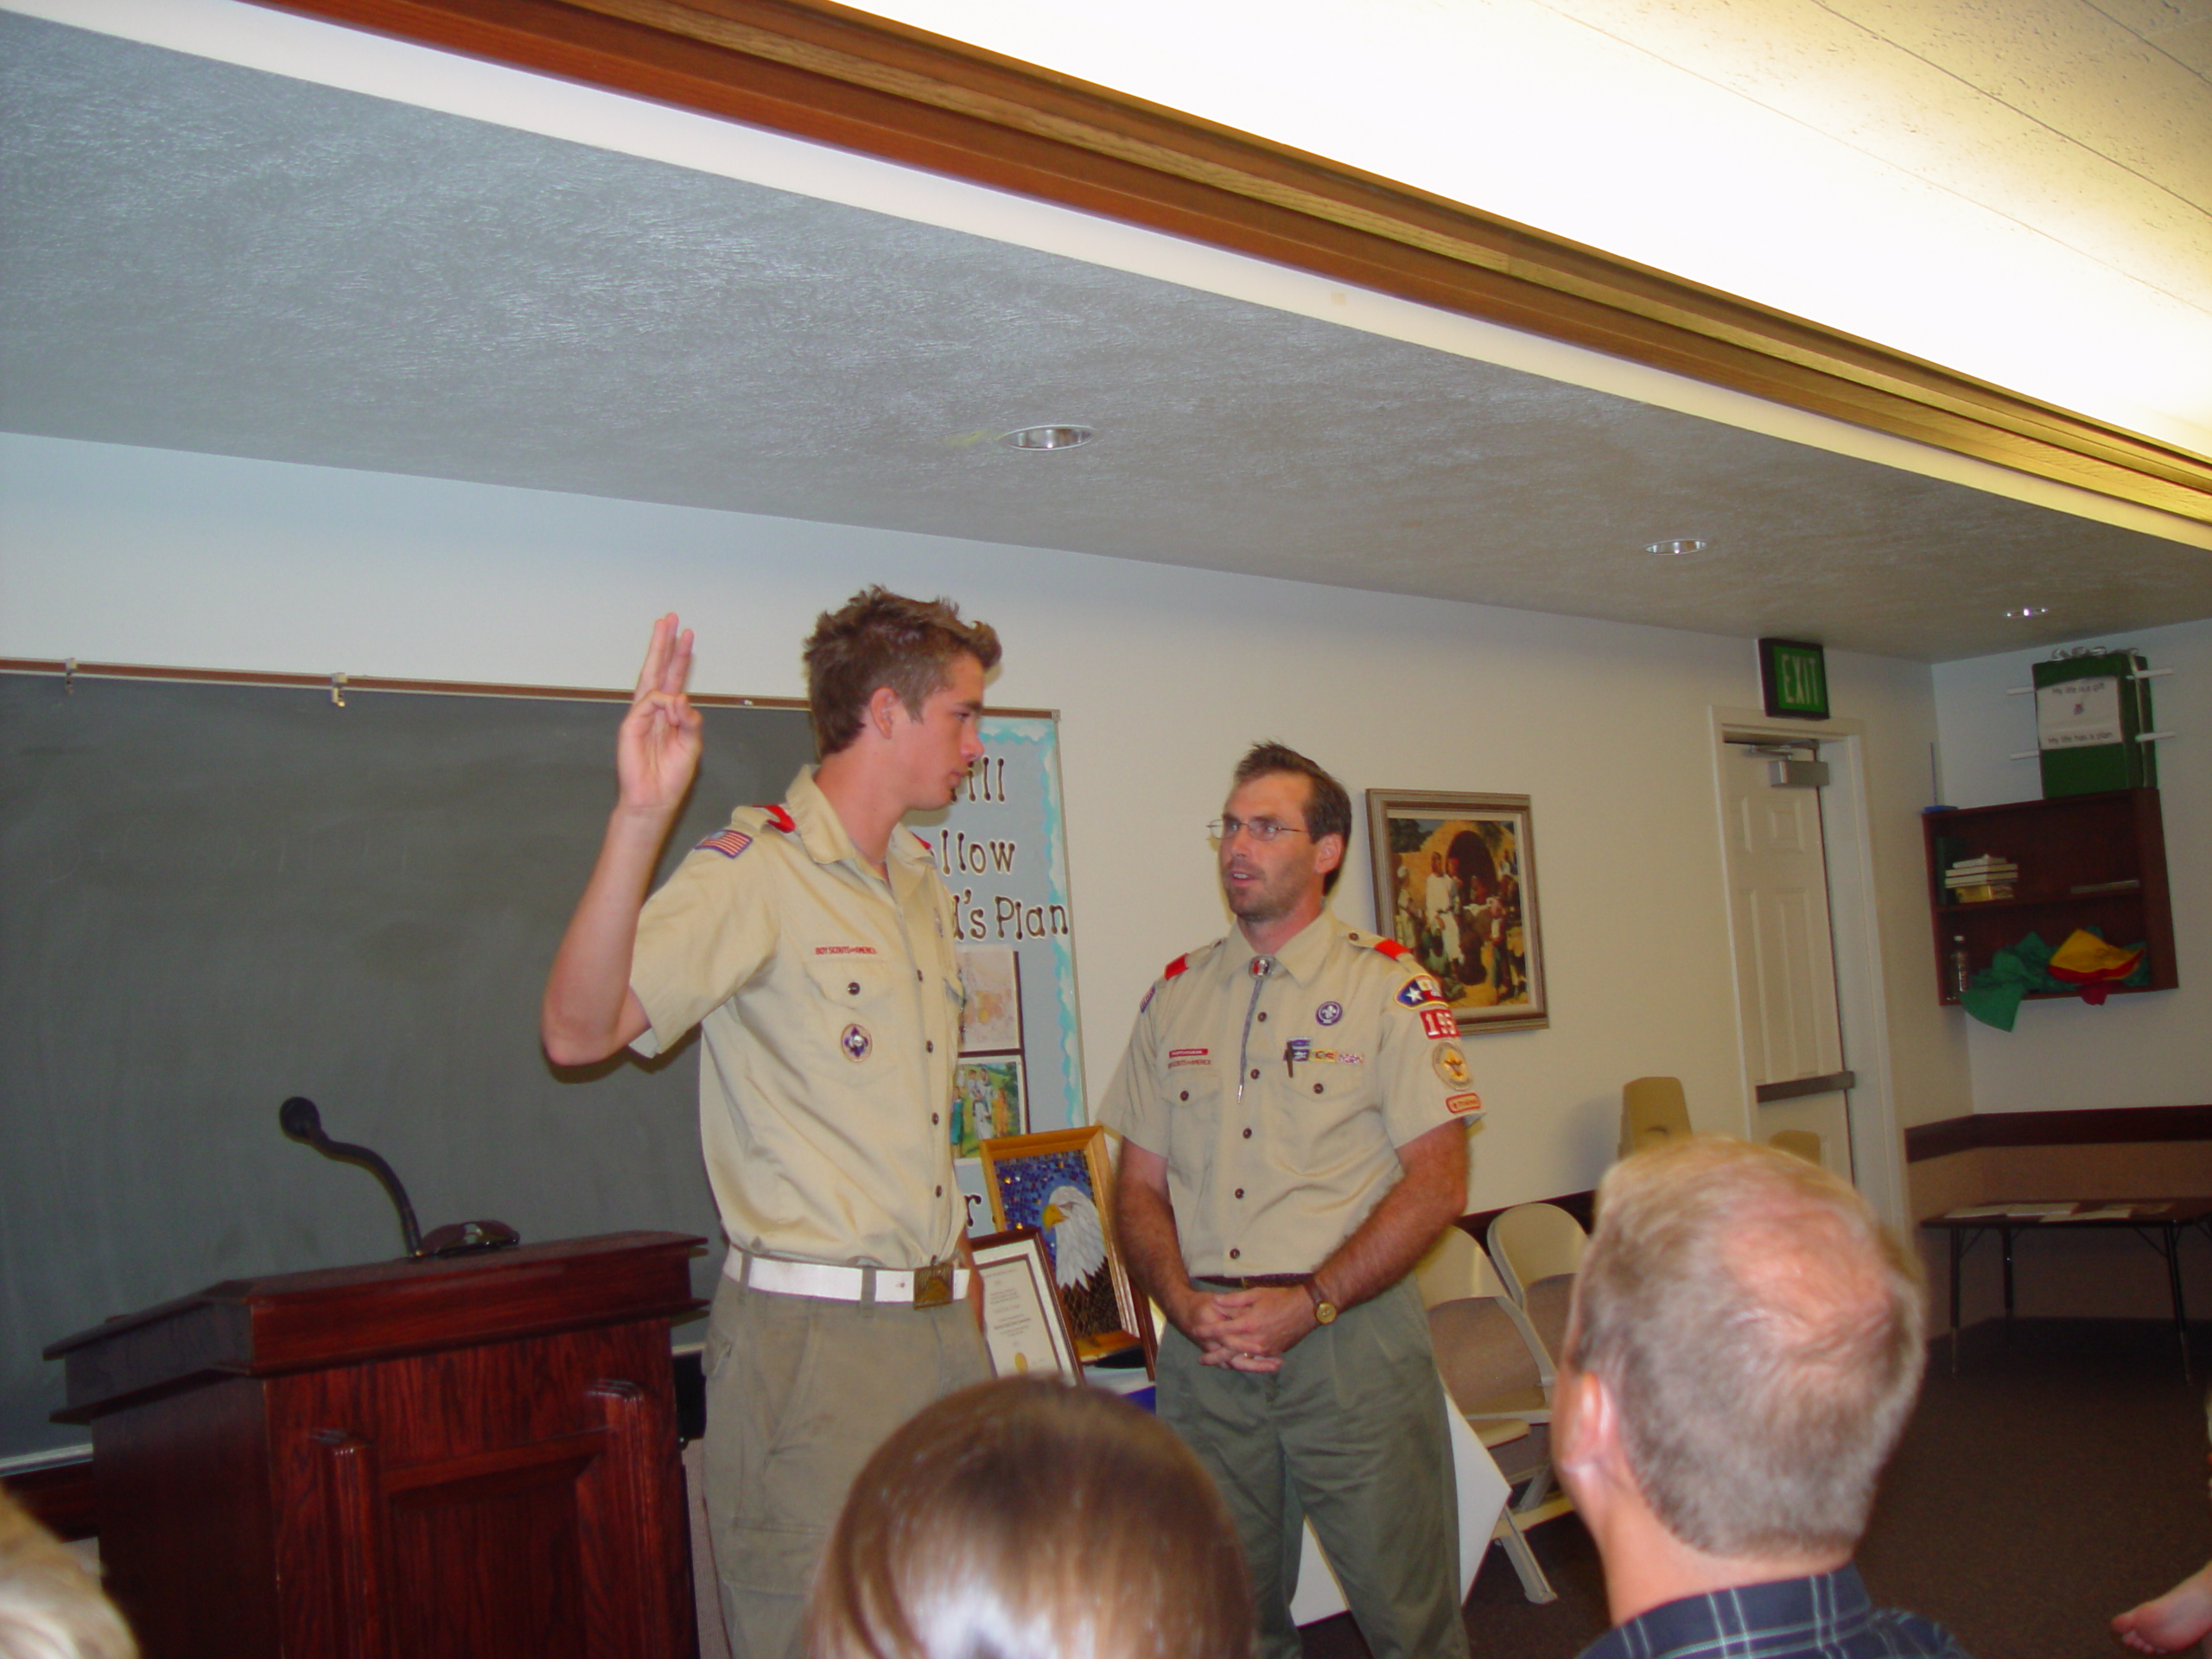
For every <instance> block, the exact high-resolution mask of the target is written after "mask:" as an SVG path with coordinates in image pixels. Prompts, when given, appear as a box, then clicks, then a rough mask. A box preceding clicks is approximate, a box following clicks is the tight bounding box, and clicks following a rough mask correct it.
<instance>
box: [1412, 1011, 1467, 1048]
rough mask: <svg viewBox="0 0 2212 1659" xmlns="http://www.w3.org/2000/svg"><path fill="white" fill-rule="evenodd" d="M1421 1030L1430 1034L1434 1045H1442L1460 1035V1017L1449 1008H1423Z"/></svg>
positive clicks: (1430, 1039)
mask: <svg viewBox="0 0 2212 1659" xmlns="http://www.w3.org/2000/svg"><path fill="white" fill-rule="evenodd" d="M1421 1029H1422V1030H1423V1031H1425V1032H1427V1033H1428V1039H1429V1041H1431V1042H1433V1043H1440V1042H1443V1041H1444V1040H1446V1039H1447V1038H1452V1037H1457V1036H1458V1035H1459V1015H1457V1014H1453V1013H1452V1010H1451V1009H1449V1008H1423V1009H1422V1010H1421Z"/></svg>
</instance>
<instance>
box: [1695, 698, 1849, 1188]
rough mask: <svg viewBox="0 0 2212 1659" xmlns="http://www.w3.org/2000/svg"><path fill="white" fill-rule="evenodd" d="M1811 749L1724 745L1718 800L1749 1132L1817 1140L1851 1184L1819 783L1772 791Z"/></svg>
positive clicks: (1824, 1155)
mask: <svg viewBox="0 0 2212 1659" xmlns="http://www.w3.org/2000/svg"><path fill="white" fill-rule="evenodd" d="M1815 754H1816V747H1815V745H1814V744H1812V743H1811V742H1809V741H1808V742H1805V743H1802V744H1796V745H1790V744H1785V743H1782V742H1777V741H1772V740H1767V741H1760V742H1758V743H1745V742H1738V741H1729V742H1724V743H1722V744H1721V746H1720V798H1721V803H1722V810H1723V812H1724V814H1725V817H1726V836H1727V849H1728V920H1729V925H1730V927H1731V929H1732V931H1733V933H1734V935H1735V945H1736V995H1737V998H1738V1006H1739V1009H1740V1012H1741V1014H1742V1022H1743V1032H1744V1059H1745V1069H1746V1070H1747V1071H1749V1072H1750V1074H1751V1082H1752V1084H1753V1085H1754V1094H1755V1096H1756V1098H1757V1100H1758V1106H1757V1108H1756V1111H1757V1116H1756V1119H1755V1121H1754V1122H1753V1125H1752V1133H1753V1135H1755V1136H1756V1138H1758V1140H1761V1141H1767V1140H1771V1139H1772V1138H1773V1136H1774V1135H1777V1133H1779V1132H1780V1131H1782V1130H1784V1129H1796V1130H1800V1131H1807V1132H1809V1133H1811V1134H1812V1135H1815V1136H1816V1137H1818V1139H1819V1141H1820V1146H1821V1162H1822V1163H1824V1164H1826V1165H1827V1166H1828V1167H1829V1168H1830V1169H1832V1170H1834V1172H1835V1173H1837V1174H1839V1175H1841V1176H1842V1177H1843V1178H1844V1179H1847V1180H1848V1179H1851V1124H1850V1114H1849V1102H1848V1101H1847V1098H1846V1094H1845V1091H1846V1090H1847V1088H1848V1087H1849V1086H1850V1074H1849V1073H1847V1072H1846V1071H1844V1069H1843V1029H1842V1025H1841V1022H1840V1020H1839V1019H1838V1017H1837V1014H1836V995H1835V950H1834V943H1833V941H1832V939H1831V937H1830V932H1829V924H1828V872H1827V854H1826V850H1825V849H1824V848H1823V846H1822V843H1821V793H1820V790H1819V789H1818V788H1817V787H1812V786H1809V785H1789V784H1780V785H1778V784H1777V783H1776V782H1775V780H1774V774H1775V772H1777V769H1778V766H1777V763H1778V762H1782V761H1784V760H1796V761H1798V762H1801V763H1802V762H1808V761H1812V760H1815Z"/></svg>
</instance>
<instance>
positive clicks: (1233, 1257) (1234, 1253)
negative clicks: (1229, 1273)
mask: <svg viewBox="0 0 2212 1659" xmlns="http://www.w3.org/2000/svg"><path fill="white" fill-rule="evenodd" d="M1243 1254H1244V1252H1243V1251H1242V1250H1231V1251H1230V1253H1229V1259H1230V1261H1232V1262H1234V1261H1236V1258H1237V1257H1238V1256H1240V1255H1243Z"/></svg>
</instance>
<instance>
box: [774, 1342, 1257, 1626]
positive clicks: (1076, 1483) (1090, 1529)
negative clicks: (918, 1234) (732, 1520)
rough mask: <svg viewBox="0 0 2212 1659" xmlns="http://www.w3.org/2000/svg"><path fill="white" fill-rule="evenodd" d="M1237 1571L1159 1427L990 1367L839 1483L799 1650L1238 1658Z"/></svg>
mask: <svg viewBox="0 0 2212 1659" xmlns="http://www.w3.org/2000/svg"><path fill="white" fill-rule="evenodd" d="M1254 1645H1255V1624H1254V1618H1253V1611H1252V1591H1251V1586H1250V1580H1249V1579H1248V1578H1247V1576H1246V1574H1245V1570H1244V1558H1243V1552H1242V1550H1241V1549H1240V1548H1238V1546H1237V1542H1236V1530H1235V1529H1234V1528H1233V1527H1232V1526H1231V1525H1230V1519H1229V1512H1228V1511H1227V1510H1226V1509H1224V1507H1223V1505H1222V1501H1221V1497H1220V1495H1219V1494H1218V1493H1217V1491H1215V1490H1214V1485H1213V1482H1212V1481H1211V1478H1209V1477H1208V1476H1207V1474H1206V1472H1205V1470H1204V1469H1203V1468H1202V1467H1200V1466H1199V1464H1198V1459H1196V1458H1195V1457H1193V1456H1192V1454H1191V1452H1190V1450H1189V1448H1188V1447H1186V1446H1184V1444H1183V1443H1182V1441H1181V1440H1179V1439H1178V1438H1177V1437H1176V1435H1175V1433H1174V1432H1173V1430H1172V1429H1170V1428H1168V1427H1166V1426H1165V1425H1164V1424H1162V1423H1160V1422H1159V1421H1156V1420H1154V1418H1152V1417H1150V1416H1148V1415H1147V1414H1145V1413H1143V1412H1141V1411H1140V1410H1138V1409H1137V1408H1135V1407H1134V1406H1131V1405H1129V1404H1128V1403H1127V1402H1124V1401H1122V1400H1118V1399H1116V1398H1115V1397H1114V1396H1112V1395H1108V1394H1105V1393H1103V1392H1101V1391H1100V1390H1097V1389H1088V1388H1070V1387H1068V1386H1067V1385H1066V1384H1065V1383H1059V1382H1056V1381H1051V1380H1047V1379H1045V1378H1012V1377H1009V1378H1004V1379H1001V1380H1000V1381H998V1382H995V1383H982V1384H980V1385H978V1386H977V1387H975V1388H972V1389H963V1390H962V1391H961V1392H960V1393H958V1394H954V1395H948V1396H946V1397H945V1398H944V1399H943V1400H940V1401H938V1402H937V1403H936V1404H935V1405H933V1406H931V1407H929V1408H927V1409H925V1410H924V1411H922V1412H921V1413H919V1414H918V1415H916V1416H915V1417H913V1418H912V1419H911V1420H910V1421H908V1422H907V1423H906V1426H905V1427H902V1428H900V1429H899V1431H898V1433H895V1434H893V1436H892V1437H891V1438H890V1439H889V1440H887V1441H886V1442H885V1443H884V1444H883V1446H881V1447H880V1449H879V1450H878V1451H877V1452H876V1454H875V1455H874V1457H873V1458H871V1459H868V1466H867V1467H866V1468H864V1469H863V1470H861V1474H860V1478H858V1479H857V1480H856V1481H855V1482H854V1484H853V1490H852V1492H851V1495H850V1496H849V1497H848V1498H847V1500H846V1503H845V1509H844V1513H843V1514H842V1516H839V1517H838V1521H837V1525H836V1530H835V1531H834V1532H832V1533H831V1535H830V1538H829V1549H828V1551H827V1553H826V1554H825V1555H824V1556H823V1563H822V1568H821V1572H820V1574H819V1575H818V1577H817V1580H816V1581H815V1586H814V1596H813V1600H812V1603H811V1605H810V1607H809V1609H808V1612H807V1653H808V1656H809V1659H1249V1655H1250V1654H1251V1653H1252V1652H1253V1649H1254Z"/></svg>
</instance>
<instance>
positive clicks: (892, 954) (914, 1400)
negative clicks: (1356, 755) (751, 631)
mask: <svg viewBox="0 0 2212 1659" xmlns="http://www.w3.org/2000/svg"><path fill="white" fill-rule="evenodd" d="M805 656H806V665H807V690H808V702H809V711H810V718H811V721H812V723H813V727H814V736H815V742H816V747H817V750H818V752H819V753H820V754H821V756H822V760H821V762H820V764H819V766H809V767H805V768H803V769H802V770H801V772H799V775H798V778H797V779H794V780H793V782H792V784H791V790H790V791H789V793H788V794H787V795H786V796H785V800H784V802H783V803H782V804H779V805H774V806H751V807H741V808H739V809H738V810H737V811H736V812H735V813H734V814H733V815H732V817H731V818H730V823H729V827H728V829H724V830H722V831H721V833H720V834H718V835H715V836H709V837H708V838H707V839H706V840H705V841H703V842H700V843H699V845H698V846H697V847H696V848H695V849H693V850H692V852H691V854H690V856H689V857H688V858H686V859H685V860H684V861H683V863H682V864H681V865H680V866H678V868H677V871H676V873H675V874H673V875H671V877H670V878H669V880H668V882H667V883H666V885H665V886H664V887H662V888H661V889H660V891H659V892H658V893H654V894H653V895H652V899H650V900H647V899H646V898H645V884H646V883H647V881H648V880H651V878H652V868H653V865H654V862H655V861H656V860H657V858H658V855H659V850H660V847H661V843H662V842H663V841H664V840H665V839H666V837H667V835H668V831H669V828H670V826H671V824H672V823H674V822H675V819H676V815H677V810H678V808H679V807H680V806H681V804H682V803H683V796H684V792H685V791H686V790H688V789H689V788H690V783H691V779H692V775H693V773H694V772H696V769H697V766H698V761H699V748H700V733H699V727H700V722H699V715H698V713H697V712H696V710H695V709H692V708H691V707H690V702H689V701H688V700H687V699H686V697H685V696H684V690H683V688H684V681H685V678H686V677H687V675H688V674H689V672H690V663H691V635H690V632H688V631H687V632H678V631H677V620H676V618H675V617H674V616H672V615H671V616H665V617H663V618H662V619H661V620H660V621H658V623H656V624H655V625H654V627H653V635H652V645H651V646H650V647H649V648H648V650H647V652H646V654H645V669H644V671H643V672H642V673H641V674H640V675H639V678H638V691H637V696H636V697H635V698H634V699H633V701H632V703H631V705H630V712H629V714H628V715H626V717H625V718H624V720H623V722H622V728H621V733H620V737H619V739H618V740H617V743H616V772H617V775H618V778H619V779H620V794H619V797H618V799H617V804H616V805H615V808H614V812H613V817H611V818H610V820H609V821H608V823H607V836H606V840H605V842H603V843H602V845H601V849H600V855H599V861H598V864H597V865H596V866H595V867H594V869H593V871H592V874H591V880H590V881H589V884H588V886H587V887H586V888H585V890H584V895H583V898H582V901H581V902H580V903H579V904H578V906H577V907H576V913H575V918H574V919H573V920H572V921H571V922H570V923H569V931H568V933H567V936H566V937H565V938H563V940H562V942H561V948H560V951H559V953H558V955H557V956H556V957H555V959H554V963H553V970H552V974H551V976H550V979H549V980H548V982H547V983H546V988H545V1003H544V1009H543V1019H542V1033H543V1039H544V1043H545V1052H546V1053H547V1054H548V1055H549V1056H550V1057H551V1058H552V1059H554V1060H555V1061H556V1063H558V1064H561V1065H585V1064H588V1063H590V1062H592V1061H594V1060H599V1059H602V1058H606V1057H607V1056H608V1055H610V1054H613V1053H614V1052H617V1051H618V1050H620V1049H621V1048H622V1047H624V1046H629V1047H631V1048H632V1049H634V1050H635V1051H636V1052H639V1054H641V1055H645V1056H647V1057H650V1056H652V1055H655V1054H658V1053H661V1052H664V1051H665V1050H666V1049H667V1048H668V1047H670V1046H671V1045H672V1044H674V1043H675V1042H676V1041H677V1039H680V1038H681V1037H682V1036H683V1034H684V1033H686V1032H688V1031H689V1030H690V1028H691V1027H693V1026H694V1025H698V1026H702V1027H703V1028H704V1037H705V1052H704V1053H703V1055H702V1059H701V1062H700V1067H699V1096H700V1099H699V1118H700V1135H701V1140H702V1143H703V1146H704V1149H705V1154H706V1160H707V1173H708V1176H709V1181H710V1182H711V1184H712V1185H713V1188H714V1192H715V1204H716V1205H717V1207H718V1208H719V1210H720V1211H721V1222H722V1230H723V1231H724V1232H725V1233H726V1234H727V1235H728V1239H729V1243H730V1250H729V1255H728V1261H727V1262H725V1264H724V1268H723V1282H722V1284H721V1288H720V1289H719V1291H718V1292H717V1293H716V1294H715V1305H714V1314H713V1319H712V1321H711V1323H710V1325H709V1333H708V1341H707V1363H708V1385H707V1402H708V1436H707V1444H708V1457H707V1503H708V1510H709V1517H710V1520H711V1522H712V1525H713V1529H714V1546H715V1564H716V1571H717V1573H718V1574H719V1575H720V1578H721V1601H722V1613H723V1618H724V1621H725V1623H726V1624H727V1625H728V1630H729V1635H730V1640H731V1644H732V1647H733V1649H734V1651H735V1652H736V1653H737V1654H738V1655H739V1656H740V1659H791V1656H796V1655H797V1654H798V1639H799V1621H800V1617H801V1614H802V1611H803V1610H804V1600H805V1595H806V1589H807V1581H808V1579H809V1577H810V1574H811V1573H812V1571H813V1568H814V1563H815V1560H816V1558H817V1556H818V1554H820V1551H821V1548H822V1545H823V1541H824V1539H825V1538H826V1537H827V1535H828V1533H829V1527H830V1524H831V1522H833V1521H834V1520H835V1519H836V1515H837V1510H838V1507H839V1505H840V1504H841V1503H842V1502H843V1501H844V1497H845V1492H846V1490H847V1488H848V1487H849V1485H850V1484H851V1483H852V1478H853V1476H854V1475H855V1473H856V1472H857V1471H858V1470H859V1469H860V1466H861V1464H863V1463H864V1462H866V1461H867V1459H868V1455H869V1453H870V1452H873V1451H874V1449H875V1447H876V1446H877V1445H878V1444H879V1443H880V1441H882V1440H884V1439H885V1438H886V1437H887V1435H888V1434H889V1433H891V1431H892V1430H893V1428H895V1427H898V1426H899V1424H900V1423H901V1422H903V1421H905V1420H906V1418H907V1417H909V1416H911V1415H912V1414H913V1413H914V1412H915V1411H917V1410H918V1409H919V1408H921V1407H922V1406H924V1405H925V1404H926V1403H928V1402H930V1401H931V1400H933V1399H935V1398H937V1397H938V1395H943V1394H945V1393H949V1392H950V1391H951V1390H952V1389H957V1388H961V1387H963V1386H965V1385H966V1384H968V1383H973V1382H977V1381H980V1380H982V1378H984V1377H986V1376H988V1375H989V1374H990V1368H989V1363H988V1359H987V1357H986V1356H985V1351H984V1348H983V1344H982V1335H981V1333H980V1332H979V1331H978V1329H977V1326H976V1319H975V1316H974V1314H973V1313H972V1312H971V1311H970V1309H969V1307H968V1306H967V1305H966V1302H965V1300H964V1297H965V1292H966V1288H967V1280H968V1277H969V1275H968V1274H967V1273H966V1271H965V1270H963V1269H958V1268H955V1267H954V1265H953V1262H954V1258H955V1255H956V1254H957V1251H958V1250H959V1249H960V1243H961V1237H962V1231H963V1228H962V1220H963V1205H962V1202H961V1198H960V1193H959V1190H958V1188H957V1186H956V1185H955V1184H954V1180H953V1173H952V1147H951V1131H950V1128H949V1127H948V1122H947V1119H948V1115H949V1114H950V1110H951V1103H952V1092H953V1065H954V1059H955V1057H956V1056H957V1053H958V1052H959V1047H960V1004H961V988H960V968H959V963H958V960H957V957H955V955H954V950H953V927H952V906H951V899H950V896H949V895H948V894H947V893H946V892H945V888H944V882H943V881H942V880H940V879H939V878H938V872H937V866H936V861H935V859H934V857H933V856H932V855H931V852H930V850H929V849H928V848H927V846H926V845H925V843H924V842H922V841H921V840H920V838H919V837H918V836H914V835H912V833H910V832H907V831H906V830H903V829H900V828H899V820H900V818H901V817H903V816H904V815H905V814H906V813H908V812H911V811H917V810H934V809H937V808H939V807H943V806H944V805H946V804H948V803H949V802H950V800H951V798H952V795H953V791H955V790H956V789H957V788H958V787H959V785H960V784H961V782H962V780H963V779H964V778H965V777H966V775H967V772H968V767H969V764H970V763H971V762H973V761H974V760H976V757H977V756H978V755H979V754H981V753H982V742H981V741H980V739H979V738H978V737H977V735H976V727H977V719H978V716H979V715H980V714H981V712H982V702H983V676H984V672H985V671H986V670H988V669H989V668H990V667H992V666H993V665H994V664H996V663H997V661H998V659H999V644H998V637H997V635H996V634H995V633H994V632H992V631H991V629H990V628H989V627H988V626H986V625H984V624H982V623H963V621H961V620H960V617H959V613H958V611H957V609H956V608H955V607H953V606H951V605H950V604H948V603H946V602H944V601H935V602H931V603H925V602H923V601H916V600H911V599H905V598H901V597H900V596H899V595H898V594H889V593H886V592H885V591H884V590H883V589H882V588H869V589H868V590H867V591H866V592H864V593H862V594H858V595H856V596H855V598H854V599H853V600H852V601H851V602H850V603H849V604H847V605H846V606H845V607H844V608H843V609H842V610H840V611H838V612H836V613H834V614H825V615H823V617H822V618H821V619H820V620H818V621H817V624H816V626H815V630H814V633H813V636H812V637H811V638H810V639H809V640H808V642H807V645H806V652H805Z"/></svg>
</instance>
